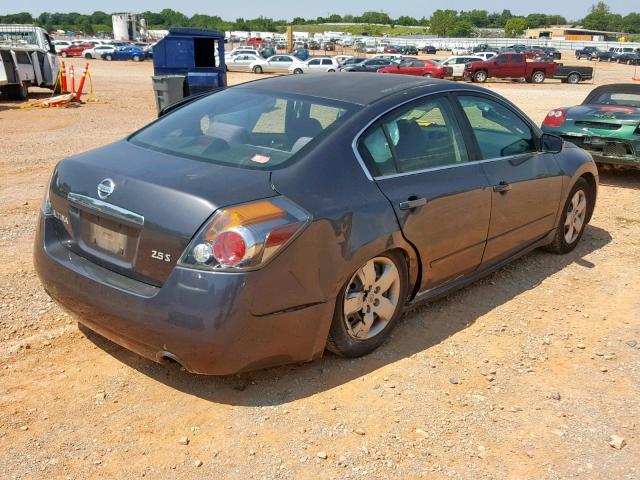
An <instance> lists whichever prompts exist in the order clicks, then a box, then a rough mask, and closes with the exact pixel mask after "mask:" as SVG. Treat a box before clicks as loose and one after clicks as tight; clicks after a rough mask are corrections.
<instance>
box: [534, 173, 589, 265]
mask: <svg viewBox="0 0 640 480" xmlns="http://www.w3.org/2000/svg"><path fill="white" fill-rule="evenodd" d="M591 196H592V192H591V189H590V188H589V184H588V183H587V181H586V180H585V179H584V178H579V179H578V181H577V182H576V183H575V185H574V186H573V188H572V189H571V192H569V196H568V197H567V201H566V203H565V205H564V208H563V209H562V215H561V216H560V220H559V221H558V225H557V227H556V234H555V236H554V237H553V241H552V242H551V243H550V244H549V245H546V246H545V247H543V249H544V250H546V251H548V252H551V253H558V254H563V253H569V252H570V251H571V250H573V249H574V248H576V246H577V245H578V242H580V239H581V238H582V234H583V233H584V229H585V228H586V226H587V219H588V218H589V216H590V214H591V211H592V210H593V200H594V199H593V198H591ZM583 199H584V204H582V200H583Z"/></svg>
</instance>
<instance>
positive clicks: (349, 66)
mask: <svg viewBox="0 0 640 480" xmlns="http://www.w3.org/2000/svg"><path fill="white" fill-rule="evenodd" d="M391 64H392V62H391V60H388V59H385V58H368V59H364V60H362V61H360V62H345V64H344V65H342V67H340V72H377V71H378V70H380V69H381V68H383V67H388V66H389V65H391Z"/></svg>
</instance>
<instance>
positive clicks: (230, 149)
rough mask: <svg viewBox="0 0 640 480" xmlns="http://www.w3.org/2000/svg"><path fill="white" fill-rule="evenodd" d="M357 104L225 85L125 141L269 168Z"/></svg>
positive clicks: (194, 156)
mask: <svg viewBox="0 0 640 480" xmlns="http://www.w3.org/2000/svg"><path fill="white" fill-rule="evenodd" d="M358 108H359V107H357V106H355V105H351V104H345V103H337V102H331V101H328V100H324V99H319V98H315V97H306V96H297V95H285V94H281V93H275V92H273V93H272V92H260V91H253V90H251V89H247V88H230V89H228V90H224V91H222V92H219V93H215V94H212V95H209V96H207V97H204V98H202V99H200V100H196V101H194V102H192V103H189V104H187V105H185V106H183V107H181V108H178V109H177V110H175V111H174V112H172V113H170V114H168V115H167V116H165V117H161V118H160V119H159V120H158V121H156V122H154V123H152V124H151V125H149V126H148V127H146V128H144V129H143V130H140V131H139V132H138V133H136V134H134V135H133V136H132V137H130V139H129V141H131V142H132V143H134V144H136V145H139V146H142V147H145V148H149V149H152V150H158V151H161V152H165V153H168V154H172V155H178V156H182V157H186V158H191V159H194V160H199V161H203V162H210V163H217V164H222V165H230V166H235V167H241V168H253V169H264V170H272V169H273V168H276V167H278V166H281V165H283V164H285V163H286V162H288V160H289V159H291V158H292V157H293V156H294V155H295V154H296V153H297V152H299V151H300V150H301V149H302V148H304V147H305V146H307V145H309V146H311V145H313V144H314V143H315V142H316V141H317V140H318V139H320V138H321V137H322V136H324V135H325V134H326V133H327V132H328V131H329V130H332V129H334V128H336V127H337V126H338V125H339V124H340V123H342V122H343V121H344V120H345V119H346V118H348V117H349V116H350V114H351V113H352V112H354V111H355V110H357V109H358Z"/></svg>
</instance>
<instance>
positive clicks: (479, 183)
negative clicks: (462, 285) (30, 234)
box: [358, 95, 491, 290]
mask: <svg viewBox="0 0 640 480" xmlns="http://www.w3.org/2000/svg"><path fill="white" fill-rule="evenodd" d="M468 136H469V133H468V132H464V131H463V130H462V129H461V128H460V126H459V122H458V119H457V118H456V114H455V113H454V110H453V109H452V108H451V105H450V101H449V97H448V96H447V95H430V96H428V97H426V98H423V99H420V100H417V101H415V102H412V103H411V104H409V105H407V106H403V107H400V108H398V109H396V110H394V111H392V112H391V113H389V114H387V115H386V116H385V117H383V118H382V119H380V120H378V121H376V122H375V123H374V124H373V125H372V126H371V127H369V128H368V129H367V131H366V132H365V133H364V134H363V135H362V136H361V137H360V139H359V141H358V152H359V153H360V155H361V157H362V159H363V161H364V163H365V165H367V166H368V168H369V172H370V173H371V176H372V177H373V179H374V181H375V182H376V183H377V185H378V187H379V188H380V190H381V191H382V192H383V194H384V195H385V196H386V197H387V198H388V199H389V202H390V203H391V206H392V207H393V209H394V212H395V214H396V217H397V219H398V222H399V224H400V226H401V229H402V233H403V235H404V236H405V238H406V239H407V240H408V241H409V242H410V243H411V244H413V246H414V247H415V248H416V250H417V252H418V254H419V256H420V261H421V264H422V271H423V276H422V282H421V285H420V289H421V290H430V289H432V288H435V287H437V286H438V285H442V284H443V283H446V282H448V281H452V280H454V279H455V278H458V277H460V276H461V275H465V274H468V273H470V272H472V271H474V270H475V269H476V268H477V267H478V266H479V265H480V262H481V260H482V254H483V252H484V249H485V243H486V239H487V232H488V228H489V220H490V212H491V190H490V187H489V182H488V179H487V177H486V175H485V173H484V171H483V170H482V167H481V165H480V164H479V163H478V162H476V161H474V160H473V157H471V156H469V153H468V151H467V149H466V143H467V141H468V139H467V137H468Z"/></svg>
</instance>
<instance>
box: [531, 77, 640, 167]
mask: <svg viewBox="0 0 640 480" xmlns="http://www.w3.org/2000/svg"><path fill="white" fill-rule="evenodd" d="M542 130H543V131H545V132H548V133H552V134H554V135H560V136H561V137H563V138H564V139H565V140H568V141H570V142H572V143H574V144H576V145H577V146H579V147H580V148H584V149H585V150H587V151H589V153H591V155H593V158H594V159H595V161H596V162H598V163H604V164H610V165H617V166H620V167H630V168H636V169H640V85H637V84H630V83H619V84H610V85H603V86H600V87H597V88H595V89H594V90H592V91H591V93H589V95H587V98H585V100H584V101H583V102H582V104H581V105H578V106H574V107H562V108H556V109H554V110H551V111H550V112H549V113H548V115H547V116H546V117H545V119H544V122H543V123H542Z"/></svg>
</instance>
